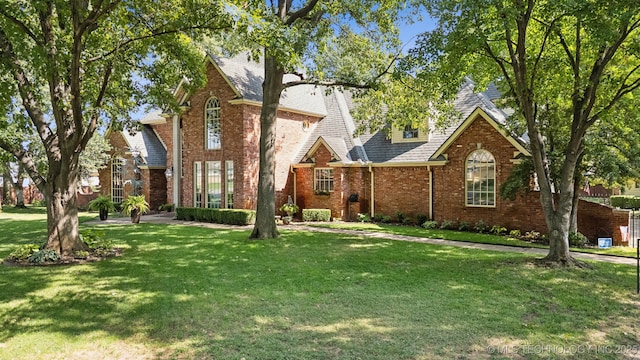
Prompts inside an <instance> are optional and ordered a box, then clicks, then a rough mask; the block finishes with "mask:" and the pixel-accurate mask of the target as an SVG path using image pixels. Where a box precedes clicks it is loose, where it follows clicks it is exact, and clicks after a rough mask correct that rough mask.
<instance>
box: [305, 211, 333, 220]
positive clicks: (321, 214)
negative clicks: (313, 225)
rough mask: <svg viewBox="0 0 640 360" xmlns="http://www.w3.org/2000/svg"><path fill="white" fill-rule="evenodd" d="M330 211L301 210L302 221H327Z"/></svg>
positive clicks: (329, 218) (329, 217)
mask: <svg viewBox="0 0 640 360" xmlns="http://www.w3.org/2000/svg"><path fill="white" fill-rule="evenodd" d="M329 220H331V210H329V209H303V210H302V221H329Z"/></svg>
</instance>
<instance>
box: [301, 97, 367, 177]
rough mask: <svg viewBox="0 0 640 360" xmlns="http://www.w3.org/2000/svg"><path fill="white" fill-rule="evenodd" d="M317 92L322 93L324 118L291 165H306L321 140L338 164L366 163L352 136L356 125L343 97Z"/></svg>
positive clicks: (360, 143) (362, 148)
mask: <svg viewBox="0 0 640 360" xmlns="http://www.w3.org/2000/svg"><path fill="white" fill-rule="evenodd" d="M321 91H322V93H323V94H324V102H325V106H326V109H327V116H325V117H324V118H323V119H322V120H321V121H320V122H319V123H318V125H317V126H316V127H315V129H314V130H313V132H312V133H311V135H310V136H309V138H308V139H307V141H306V143H305V144H304V145H303V146H302V147H301V149H300V152H299V153H298V156H296V157H295V158H294V161H293V162H294V163H300V162H306V161H307V159H308V158H310V157H312V156H313V153H314V152H315V151H316V150H317V147H316V145H317V143H318V141H319V140H320V139H324V142H325V144H327V145H328V146H330V147H331V149H330V150H331V151H333V152H334V154H335V155H336V156H337V157H338V158H339V161H340V162H342V163H345V164H347V163H352V162H355V161H358V162H360V161H362V162H366V161H368V158H367V154H366V152H365V150H364V147H363V146H362V142H361V141H360V138H354V137H353V133H354V131H355V128H356V126H355V123H354V122H353V118H351V113H350V112H349V107H348V99H347V98H346V97H345V94H344V93H343V92H342V91H339V90H337V89H335V90H333V91H331V92H330V93H326V91H325V90H324V89H321Z"/></svg>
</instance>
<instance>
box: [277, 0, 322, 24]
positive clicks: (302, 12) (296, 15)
mask: <svg viewBox="0 0 640 360" xmlns="http://www.w3.org/2000/svg"><path fill="white" fill-rule="evenodd" d="M289 4H291V2H290V1H289ZM317 4H318V0H310V1H309V2H308V3H307V4H306V5H305V6H303V7H302V8H300V9H299V10H298V11H295V12H293V13H289V14H288V15H289V17H288V18H287V19H286V20H285V21H284V24H285V25H287V26H289V25H292V24H293V23H294V22H296V20H298V19H300V18H303V17H306V16H307V15H309V13H311V11H313V9H314V8H315V7H316V5H317ZM287 9H290V6H289V7H288V8H287Z"/></svg>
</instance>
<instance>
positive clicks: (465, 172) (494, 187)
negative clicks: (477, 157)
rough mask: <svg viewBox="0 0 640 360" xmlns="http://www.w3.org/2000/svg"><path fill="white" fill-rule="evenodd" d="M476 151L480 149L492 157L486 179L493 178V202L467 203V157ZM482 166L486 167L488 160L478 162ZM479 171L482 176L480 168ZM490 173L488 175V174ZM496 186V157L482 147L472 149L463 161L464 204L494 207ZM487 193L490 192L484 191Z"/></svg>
mask: <svg viewBox="0 0 640 360" xmlns="http://www.w3.org/2000/svg"><path fill="white" fill-rule="evenodd" d="M478 151H482V152H486V153H487V154H489V156H491V158H492V159H493V172H492V174H489V173H487V179H493V193H492V195H493V204H473V203H469V184H470V182H469V181H468V180H467V171H468V162H469V158H470V157H471V156H472V155H473V154H474V153H476V152H478ZM480 164H481V167H482V168H488V167H489V166H488V164H490V163H489V162H482V163H480ZM480 171H481V176H482V170H480ZM489 175H490V176H489ZM497 187H498V184H497V181H496V158H495V156H493V154H492V153H491V152H489V151H487V150H484V149H478V150H474V151H472V152H471V153H470V154H469V155H468V156H467V157H466V158H465V161H464V197H465V200H464V202H465V206H467V207H478V208H495V207H496V202H497V201H496V200H497V198H496V188H497ZM474 193H478V192H474ZM486 193H487V194H491V193H490V192H488V191H487V192H486Z"/></svg>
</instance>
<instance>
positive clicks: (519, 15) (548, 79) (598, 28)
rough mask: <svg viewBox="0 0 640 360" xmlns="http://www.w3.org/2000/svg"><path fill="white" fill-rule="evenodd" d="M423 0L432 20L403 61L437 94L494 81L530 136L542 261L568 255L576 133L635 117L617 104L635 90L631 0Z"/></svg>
mask: <svg viewBox="0 0 640 360" xmlns="http://www.w3.org/2000/svg"><path fill="white" fill-rule="evenodd" d="M425 6H426V7H427V8H428V10H429V12H430V13H431V15H432V17H434V18H437V19H439V25H438V27H437V28H436V29H435V30H434V31H432V32H428V33H425V34H423V35H422V36H421V37H420V38H419V39H418V41H417V46H416V48H415V49H413V50H412V51H411V52H410V56H409V57H408V58H407V59H406V63H405V64H406V69H408V70H409V71H410V72H411V73H412V74H415V76H416V77H417V79H419V80H420V81H422V82H423V84H426V86H428V87H430V88H435V87H438V88H439V89H441V90H442V91H441V92H442V93H443V94H445V95H446V94H454V93H455V91H456V89H457V88H458V87H459V86H460V84H461V83H462V81H463V79H464V78H465V77H466V76H469V77H471V78H472V79H474V81H476V82H477V83H478V84H479V85H480V86H485V85H486V84H488V83H489V82H490V81H493V82H495V84H496V85H497V86H498V88H499V89H500V90H501V91H502V93H503V94H505V95H506V97H507V98H508V99H509V100H510V103H509V104H510V105H511V106H512V107H513V108H514V109H515V110H516V111H515V114H514V119H515V120H516V121H521V123H522V124H523V125H524V126H523V128H524V129H525V130H526V132H527V134H528V137H529V139H530V147H531V152H532V161H533V165H534V168H535V172H536V174H537V176H538V183H539V185H540V197H541V204H542V207H543V209H544V211H545V217H546V221H547V226H548V230H549V240H550V244H551V246H550V251H549V255H548V256H547V260H550V261H554V262H562V263H573V259H572V258H571V256H570V254H569V251H568V230H569V225H570V215H571V209H572V207H573V203H574V201H573V198H574V185H575V175H576V170H577V169H578V166H579V165H580V163H581V162H582V159H583V157H584V156H585V139H586V138H587V136H590V132H593V131H595V132H593V134H594V135H595V134H596V133H597V131H598V130H603V129H606V128H607V127H606V126H599V124H602V123H605V122H611V121H612V119H614V118H618V119H619V121H621V123H622V124H624V123H625V121H637V117H632V118H619V117H620V116H625V115H624V114H625V112H624V111H622V110H621V109H622V108H623V106H621V105H622V104H623V103H628V102H633V103H635V104H636V107H637V100H635V99H637V96H638V95H639V94H638V88H639V87H640V58H639V54H640V29H639V28H640V12H638V6H637V4H634V3H633V2H629V1H623V0H613V1H609V2H606V3H602V2H585V1H578V0H559V1H558V0H556V1H546V0H518V1H514V2H510V3H505V2H502V1H495V0H485V1H475V0H462V1H448V0H436V1H430V2H426V3H425ZM423 86H424V85H423ZM634 95H635V97H634ZM614 128H615V127H609V130H613V129H614ZM614 131H620V127H618V128H617V130H614ZM552 134H553V137H552V136H551V135H552ZM553 152H556V153H557V154H559V156H553V155H552V153H553ZM555 166H557V169H558V171H557V172H555V171H552V167H555ZM554 173H557V174H558V177H554V176H553V174H554ZM554 181H555V183H556V184H557V186H554ZM554 193H555V195H554Z"/></svg>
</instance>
